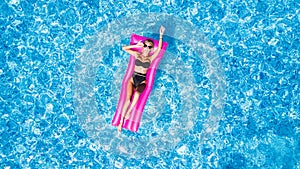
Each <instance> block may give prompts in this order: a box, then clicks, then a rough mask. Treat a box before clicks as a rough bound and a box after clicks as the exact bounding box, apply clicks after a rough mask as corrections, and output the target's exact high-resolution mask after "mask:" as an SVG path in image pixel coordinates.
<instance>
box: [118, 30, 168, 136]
mask: <svg viewBox="0 0 300 169" xmlns="http://www.w3.org/2000/svg"><path fill="white" fill-rule="evenodd" d="M159 32H160V36H159V43H158V48H157V50H156V51H155V52H154V53H153V55H151V56H150V55H149V54H150V52H152V51H153V48H154V42H153V41H152V40H150V39H147V40H145V41H144V42H138V43H137V44H136V45H130V46H123V47H122V49H123V50H124V51H126V52H127V53H129V54H130V55H132V56H134V57H135V59H136V60H135V66H134V73H133V74H132V77H131V79H130V80H129V81H128V84H127V94H126V101H125V103H124V106H123V109H122V117H121V120H120V124H119V126H118V131H119V132H121V131H122V126H123V122H124V119H128V118H129V117H130V112H131V111H132V109H133V108H134V106H135V104H136V103H137V101H138V99H139V97H140V95H141V93H142V92H143V91H144V89H145V88H146V83H147V82H146V73H147V70H148V68H149V67H150V65H151V63H152V61H153V60H154V59H155V58H156V57H157V56H158V54H159V52H160V50H161V47H162V37H163V34H164V32H165V28H164V27H163V26H161V27H160V31H159ZM138 47H142V48H143V49H142V52H141V53H140V52H138V51H134V50H132V48H138ZM133 89H136V92H135V93H134V95H133V98H132V94H133V91H134V90H133ZM131 98H132V102H131V104H130V100H131Z"/></svg>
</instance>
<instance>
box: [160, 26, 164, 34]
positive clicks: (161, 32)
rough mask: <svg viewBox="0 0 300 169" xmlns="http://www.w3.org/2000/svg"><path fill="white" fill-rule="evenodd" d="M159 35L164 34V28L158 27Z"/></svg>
mask: <svg viewBox="0 0 300 169" xmlns="http://www.w3.org/2000/svg"><path fill="white" fill-rule="evenodd" d="M159 33H160V36H162V35H163V34H164V33H165V27H163V26H160V30H159Z"/></svg>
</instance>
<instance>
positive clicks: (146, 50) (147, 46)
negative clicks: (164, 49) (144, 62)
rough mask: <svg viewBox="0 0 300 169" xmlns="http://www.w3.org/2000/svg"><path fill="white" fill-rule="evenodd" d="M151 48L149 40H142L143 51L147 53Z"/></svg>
mask: <svg viewBox="0 0 300 169" xmlns="http://www.w3.org/2000/svg"><path fill="white" fill-rule="evenodd" d="M152 50H153V44H152V43H151V42H147V41H146V42H144V48H143V52H146V53H149V52H150V51H152Z"/></svg>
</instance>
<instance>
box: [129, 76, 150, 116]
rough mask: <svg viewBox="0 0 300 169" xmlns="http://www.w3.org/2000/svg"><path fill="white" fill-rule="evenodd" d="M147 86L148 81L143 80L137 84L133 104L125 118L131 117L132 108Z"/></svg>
mask: <svg viewBox="0 0 300 169" xmlns="http://www.w3.org/2000/svg"><path fill="white" fill-rule="evenodd" d="M145 88H146V81H143V82H142V83H141V84H139V85H138V86H137V89H136V92H135V93H134V95H133V99H132V102H131V105H130V107H129V109H128V110H127V113H126V114H125V119H129V117H130V113H131V111H132V109H133V108H134V106H135V105H136V103H137V101H138V100H139V97H140V95H141V93H142V92H143V91H144V90H145Z"/></svg>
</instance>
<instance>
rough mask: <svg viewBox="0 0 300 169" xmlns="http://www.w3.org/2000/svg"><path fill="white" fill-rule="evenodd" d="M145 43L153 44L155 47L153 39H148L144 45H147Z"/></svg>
mask: <svg viewBox="0 0 300 169" xmlns="http://www.w3.org/2000/svg"><path fill="white" fill-rule="evenodd" d="M145 42H148V43H151V44H152V46H153V47H154V42H153V40H151V39H146V40H145V41H144V43H145Z"/></svg>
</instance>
